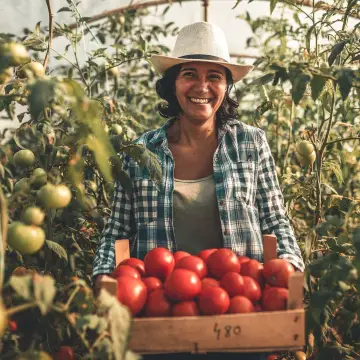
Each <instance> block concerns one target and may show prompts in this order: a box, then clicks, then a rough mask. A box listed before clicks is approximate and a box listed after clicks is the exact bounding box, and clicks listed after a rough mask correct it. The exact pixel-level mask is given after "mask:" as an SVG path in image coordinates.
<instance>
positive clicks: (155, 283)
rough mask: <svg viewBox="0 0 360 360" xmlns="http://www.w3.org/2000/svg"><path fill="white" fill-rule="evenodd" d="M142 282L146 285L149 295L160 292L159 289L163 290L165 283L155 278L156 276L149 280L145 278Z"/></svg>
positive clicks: (150, 277)
mask: <svg viewBox="0 0 360 360" xmlns="http://www.w3.org/2000/svg"><path fill="white" fill-rule="evenodd" d="M142 281H143V283H144V284H145V286H146V288H147V292H148V294H149V293H151V292H152V291H154V290H158V289H162V288H163V283H162V282H161V280H160V279H158V278H156V277H154V276H149V277H147V278H143V279H142Z"/></svg>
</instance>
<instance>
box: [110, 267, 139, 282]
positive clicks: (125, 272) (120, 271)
mask: <svg viewBox="0 0 360 360" xmlns="http://www.w3.org/2000/svg"><path fill="white" fill-rule="evenodd" d="M120 276H130V277H133V278H134V279H141V276H140V274H139V272H138V271H137V270H136V269H134V268H133V267H132V266H129V265H118V266H117V267H116V269H115V270H114V271H113V272H112V273H111V277H112V278H114V279H117V278H118V277H120Z"/></svg>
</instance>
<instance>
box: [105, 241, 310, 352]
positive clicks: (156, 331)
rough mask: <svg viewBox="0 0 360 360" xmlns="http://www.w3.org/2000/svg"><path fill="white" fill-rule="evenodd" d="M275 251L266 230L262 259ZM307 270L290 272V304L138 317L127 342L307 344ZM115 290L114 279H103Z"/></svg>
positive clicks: (172, 346)
mask: <svg viewBox="0 0 360 360" xmlns="http://www.w3.org/2000/svg"><path fill="white" fill-rule="evenodd" d="M274 257H276V237H274V236H272V235H265V236H264V262H267V261H268V260H270V259H272V258H274ZM303 281H304V280H303V275H302V274H301V273H295V274H293V275H292V276H291V278H290V283H289V301H288V310H285V311H274V312H258V313H250V314H225V315H216V316H194V317H163V318H135V319H134V320H133V325H132V333H131V339H130V344H129V347H130V349H131V350H133V351H135V352H137V353H140V354H160V353H175V352H188V353H208V352H266V351H281V350H302V349H303V347H304V345H305V314H304V308H303V300H302V299H303ZM103 285H104V287H105V288H106V289H107V290H108V291H109V292H110V293H111V294H113V295H116V290H117V288H116V285H117V283H116V281H115V280H113V279H111V278H109V279H106V280H104V283H103Z"/></svg>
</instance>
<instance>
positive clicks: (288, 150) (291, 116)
mask: <svg viewBox="0 0 360 360" xmlns="http://www.w3.org/2000/svg"><path fill="white" fill-rule="evenodd" d="M294 117H295V103H294V101H293V100H292V101H291V112H290V121H289V140H288V146H287V149H286V154H285V157H284V162H283V167H282V174H284V172H285V168H286V162H287V159H288V157H289V152H290V146H291V139H292V124H293V120H294Z"/></svg>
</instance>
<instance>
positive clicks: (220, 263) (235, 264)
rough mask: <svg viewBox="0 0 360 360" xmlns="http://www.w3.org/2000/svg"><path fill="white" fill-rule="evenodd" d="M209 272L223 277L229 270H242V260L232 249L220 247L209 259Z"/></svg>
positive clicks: (218, 277)
mask: <svg viewBox="0 0 360 360" xmlns="http://www.w3.org/2000/svg"><path fill="white" fill-rule="evenodd" d="M206 264H207V266H208V270H209V273H210V274H211V275H212V276H214V277H216V278H217V279H221V278H222V277H223V276H224V275H225V274H226V273H227V272H231V271H233V272H237V273H238V272H240V262H239V259H238V257H237V256H236V254H235V253H234V252H233V251H231V250H230V249H225V248H222V249H219V250H216V251H215V252H213V253H212V254H211V255H210V256H209V257H208V259H207V261H206Z"/></svg>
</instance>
